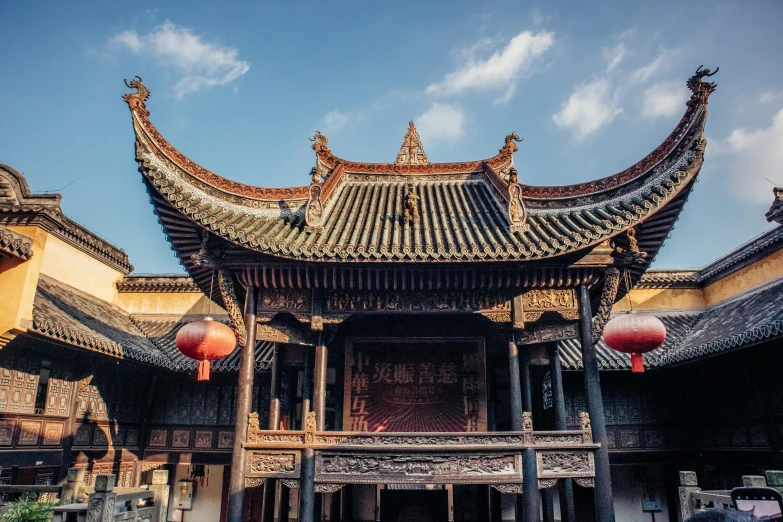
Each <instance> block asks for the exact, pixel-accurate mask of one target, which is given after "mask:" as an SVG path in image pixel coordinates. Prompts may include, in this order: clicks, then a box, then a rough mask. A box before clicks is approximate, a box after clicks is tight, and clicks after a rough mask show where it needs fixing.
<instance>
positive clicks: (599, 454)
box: [579, 284, 615, 522]
mask: <svg viewBox="0 0 783 522" xmlns="http://www.w3.org/2000/svg"><path fill="white" fill-rule="evenodd" d="M592 324H593V316H592V310H591V308H590V293H589V292H588V291H587V285H584V284H581V285H579V326H580V338H581V339H580V340H581V342H582V364H583V365H584V378H585V399H586V402H587V413H589V414H590V422H591V423H592V426H593V441H594V442H596V443H598V444H600V445H601V446H600V447H599V448H598V449H597V450H596V452H595V513H596V522H615V518H614V501H613V498H612V477H611V475H610V472H609V450H608V448H607V447H606V444H607V442H606V419H605V418H604V404H603V399H602V397H601V380H600V377H599V375H598V357H597V356H596V353H595V345H593V340H592Z"/></svg>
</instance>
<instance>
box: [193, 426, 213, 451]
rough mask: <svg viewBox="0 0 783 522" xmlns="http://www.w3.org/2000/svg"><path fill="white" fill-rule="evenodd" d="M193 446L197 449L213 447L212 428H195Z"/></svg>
mask: <svg viewBox="0 0 783 522" xmlns="http://www.w3.org/2000/svg"><path fill="white" fill-rule="evenodd" d="M193 447H194V448H195V449H212V430H195V432H194V436H193Z"/></svg>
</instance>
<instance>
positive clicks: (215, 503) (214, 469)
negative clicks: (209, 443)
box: [168, 466, 223, 522]
mask: <svg viewBox="0 0 783 522" xmlns="http://www.w3.org/2000/svg"><path fill="white" fill-rule="evenodd" d="M205 468H206V469H205V471H206V470H209V481H206V480H205V481H204V485H203V486H202V485H201V483H200V482H197V483H196V489H195V494H194V495H193V509H191V510H189V511H188V510H185V511H184V514H185V516H184V518H182V514H183V511H180V510H179V509H176V505H177V496H178V495H179V488H178V487H177V483H178V482H179V481H180V480H188V479H190V466H177V468H176V470H175V474H174V480H173V481H172V482H171V496H170V497H169V514H168V520H169V521H170V522H180V521H182V522H217V521H218V520H220V501H221V500H222V496H223V466H206V467H205Z"/></svg>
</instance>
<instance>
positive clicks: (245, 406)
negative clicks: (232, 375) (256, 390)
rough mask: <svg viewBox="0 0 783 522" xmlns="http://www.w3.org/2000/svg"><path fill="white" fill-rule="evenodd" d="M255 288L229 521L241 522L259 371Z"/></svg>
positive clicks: (250, 290) (248, 304)
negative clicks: (249, 425)
mask: <svg viewBox="0 0 783 522" xmlns="http://www.w3.org/2000/svg"><path fill="white" fill-rule="evenodd" d="M257 297H258V296H257V291H256V287H254V286H248V287H247V295H246V296H245V329H246V337H245V345H244V346H243V347H242V348H241V350H242V351H241V354H240V360H239V378H238V383H237V416H236V422H235V424H234V453H233V455H232V457H231V480H230V481H229V486H228V517H227V518H228V522H242V507H243V504H244V500H245V449H244V448H243V447H242V444H243V443H244V442H245V440H246V439H247V421H248V415H249V414H250V410H251V408H252V407H253V377H254V376H255V371H256V353H255V352H256V350H255V348H256V307H257V306H258V299H257Z"/></svg>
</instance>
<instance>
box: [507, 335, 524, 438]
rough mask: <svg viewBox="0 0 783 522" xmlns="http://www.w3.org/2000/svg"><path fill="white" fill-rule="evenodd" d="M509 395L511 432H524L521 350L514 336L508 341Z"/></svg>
mask: <svg viewBox="0 0 783 522" xmlns="http://www.w3.org/2000/svg"><path fill="white" fill-rule="evenodd" d="M508 373H509V390H508V391H509V395H510V403H511V431H522V411H523V410H522V388H521V387H520V382H519V348H518V347H517V343H516V340H515V339H514V334H511V335H510V337H509V341H508Z"/></svg>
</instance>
